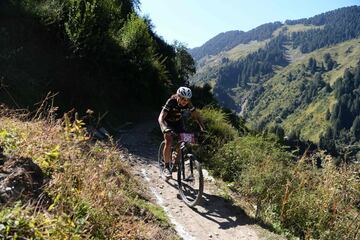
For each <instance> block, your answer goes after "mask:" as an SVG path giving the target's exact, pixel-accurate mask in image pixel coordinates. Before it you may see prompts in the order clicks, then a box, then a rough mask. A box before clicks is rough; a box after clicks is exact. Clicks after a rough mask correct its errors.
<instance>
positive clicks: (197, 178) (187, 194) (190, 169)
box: [178, 154, 204, 207]
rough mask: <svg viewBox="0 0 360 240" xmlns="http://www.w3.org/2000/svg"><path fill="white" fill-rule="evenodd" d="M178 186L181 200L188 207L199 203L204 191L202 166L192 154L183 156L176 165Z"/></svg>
mask: <svg viewBox="0 0 360 240" xmlns="http://www.w3.org/2000/svg"><path fill="white" fill-rule="evenodd" d="M178 187H179V192H180V196H181V198H182V200H183V201H184V202H185V204H186V205H188V206H189V207H194V206H195V205H197V204H199V203H200V200H201V197H202V193H203V191H204V177H203V173H202V167H201V164H200V163H199V161H198V160H197V159H196V157H195V156H194V155H192V154H187V155H185V156H184V161H180V163H179V167H178Z"/></svg>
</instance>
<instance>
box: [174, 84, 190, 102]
mask: <svg viewBox="0 0 360 240" xmlns="http://www.w3.org/2000/svg"><path fill="white" fill-rule="evenodd" d="M176 93H177V94H178V95H180V96H182V97H184V98H187V99H190V98H191V97H192V93H191V89H190V88H188V87H179V89H178V90H177V91H176Z"/></svg>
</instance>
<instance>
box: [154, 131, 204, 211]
mask: <svg viewBox="0 0 360 240" xmlns="http://www.w3.org/2000/svg"><path fill="white" fill-rule="evenodd" d="M171 133H172V135H173V139H177V143H175V142H176V141H174V144H173V145H172V146H171V156H173V155H174V154H175V152H176V149H177V147H179V146H180V151H179V154H180V156H179V157H178V159H179V160H178V162H177V163H176V162H175V159H172V160H171V161H170V163H169V167H170V172H171V173H172V172H173V169H174V167H175V166H177V183H178V189H179V192H180V196H181V199H182V200H183V201H184V202H185V204H186V205H188V206H189V207H194V206H195V205H197V204H199V203H200V200H201V197H202V194H203V191H204V177H203V172H202V166H201V164H200V162H199V161H198V160H197V159H196V156H195V155H194V154H193V153H192V149H191V146H192V145H194V144H196V141H195V134H193V133H179V134H176V133H174V132H171ZM164 146H165V141H162V142H161V143H160V146H159V151H158V164H159V168H160V174H161V175H162V172H163V170H164V168H165V162H164V158H163V150H164Z"/></svg>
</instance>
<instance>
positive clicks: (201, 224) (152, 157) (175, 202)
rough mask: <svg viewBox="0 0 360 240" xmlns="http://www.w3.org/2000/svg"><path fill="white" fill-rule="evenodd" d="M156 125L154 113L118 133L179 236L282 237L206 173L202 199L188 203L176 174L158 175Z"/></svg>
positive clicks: (247, 238)
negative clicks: (197, 203)
mask: <svg viewBox="0 0 360 240" xmlns="http://www.w3.org/2000/svg"><path fill="white" fill-rule="evenodd" d="M156 127H157V122H156V116H152V117H151V118H149V119H147V120H145V119H144V121H143V122H142V123H141V124H135V125H134V126H132V128H130V129H128V131H126V132H125V133H122V134H121V136H120V140H119V143H120V145H122V146H123V147H125V148H127V149H128V153H127V154H126V155H127V156H126V157H127V158H128V159H129V160H130V163H131V165H132V166H133V170H134V172H135V174H136V175H138V176H139V177H140V179H141V180H142V181H143V183H144V184H146V185H147V186H148V188H149V191H150V192H151V195H152V197H153V200H154V202H156V203H157V204H159V205H160V206H162V207H163V209H164V210H165V212H166V213H167V215H168V217H169V218H170V220H171V222H172V223H173V224H174V226H175V229H176V231H177V232H178V234H179V236H180V237H182V238H183V239H185V240H189V239H200V240H203V239H226V240H228V239H246V240H255V239H284V238H283V237H281V236H278V235H275V234H274V233H271V232H269V231H268V230H266V229H263V228H262V227H260V226H259V225H256V224H255V223H254V221H253V220H251V219H250V218H249V217H248V216H247V215H246V214H245V213H244V212H243V210H242V209H240V208H239V207H236V206H233V205H232V204H231V203H230V202H229V201H227V200H226V199H224V198H223V197H221V196H218V195H217V192H218V191H217V187H216V186H215V183H214V180H213V179H212V178H211V177H205V187H204V195H203V201H202V202H201V204H200V206H196V207H195V208H193V209H192V208H189V207H187V206H186V205H185V204H184V203H183V202H182V201H181V199H180V195H179V194H178V189H177V183H176V180H175V178H176V176H175V175H176V174H175V173H174V174H173V178H174V179H171V180H170V181H168V182H165V181H164V180H163V179H162V178H161V177H160V175H159V170H158V167H157V146H156V143H154V141H152V140H151V137H150V136H151V134H150V132H151V131H153V130H154V128H156Z"/></svg>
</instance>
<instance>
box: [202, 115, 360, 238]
mask: <svg viewBox="0 0 360 240" xmlns="http://www.w3.org/2000/svg"><path fill="white" fill-rule="evenodd" d="M201 113H202V116H203V118H204V119H205V123H206V126H207V128H208V130H209V132H210V133H211V136H210V137H209V140H208V141H207V142H205V144H204V145H205V147H204V148H205V149H207V150H206V151H207V152H205V154H203V152H199V154H200V156H201V157H205V159H206V160H207V161H206V162H205V163H206V165H207V167H209V168H210V169H211V170H212V172H213V173H214V175H215V176H217V177H220V178H221V179H223V180H225V181H227V182H230V183H232V184H231V186H233V187H232V189H233V190H234V191H236V192H237V193H238V196H240V197H241V198H242V199H245V200H246V201H247V202H248V203H251V204H247V206H250V205H251V206H256V207H255V208H254V209H252V210H251V209H250V211H253V214H254V216H255V217H256V218H258V219H259V220H261V221H263V222H265V223H268V224H271V225H272V226H273V227H274V229H276V230H277V231H279V232H288V231H290V232H291V233H292V234H294V235H296V236H299V237H300V238H301V239H314V238H315V239H359V237H360V235H359V234H360V233H359V231H360V224H359V222H360V221H359V219H360V210H359V201H360V180H359V174H360V166H359V165H355V164H353V165H343V166H341V167H336V166H335V165H334V161H333V160H332V158H331V156H329V155H326V154H325V153H324V152H321V151H319V152H317V153H312V154H309V153H305V154H304V156H302V157H301V158H300V159H296V158H295V157H294V156H293V155H292V154H291V153H289V152H288V151H287V149H286V148H284V147H283V146H281V145H280V144H279V143H277V141H276V138H272V137H264V136H259V135H253V134H250V133H248V134H247V135H244V136H239V134H238V133H237V132H236V130H235V129H234V128H232V127H231V125H230V124H229V123H228V122H227V121H226V115H225V114H224V113H222V112H220V111H218V110H215V109H204V110H202V111H201ZM319 162H321V167H319V166H318V163H319Z"/></svg>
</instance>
